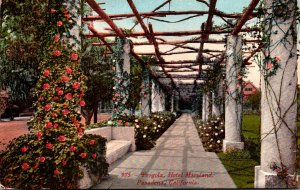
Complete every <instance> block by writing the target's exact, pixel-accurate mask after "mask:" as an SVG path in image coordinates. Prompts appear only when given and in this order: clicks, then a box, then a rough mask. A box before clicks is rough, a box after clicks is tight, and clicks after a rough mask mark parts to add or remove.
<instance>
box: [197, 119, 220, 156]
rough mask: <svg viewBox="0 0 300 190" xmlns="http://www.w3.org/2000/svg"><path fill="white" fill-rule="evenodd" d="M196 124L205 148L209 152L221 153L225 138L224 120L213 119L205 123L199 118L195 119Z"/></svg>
mask: <svg viewBox="0 0 300 190" xmlns="http://www.w3.org/2000/svg"><path fill="white" fill-rule="evenodd" d="M193 120H194V124H195V125H196V127H197V130H198V133H199V136H200V138H201V141H202V144H203V147H204V149H205V150H206V151H209V152H220V151H222V147H223V139H224V138H225V125H224V120H223V119H221V118H211V119H209V120H208V121H207V122H203V121H201V120H200V119H199V116H198V117H193Z"/></svg>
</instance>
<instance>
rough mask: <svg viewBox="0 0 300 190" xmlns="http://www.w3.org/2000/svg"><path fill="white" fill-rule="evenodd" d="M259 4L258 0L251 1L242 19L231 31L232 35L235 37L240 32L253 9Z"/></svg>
mask: <svg viewBox="0 0 300 190" xmlns="http://www.w3.org/2000/svg"><path fill="white" fill-rule="evenodd" d="M258 3H259V0H252V1H251V3H250V5H249V6H248V8H247V9H246V11H245V12H244V14H243V15H242V17H241V18H240V19H239V21H238V23H237V25H236V26H235V27H234V29H233V30H232V32H231V34H232V35H237V34H238V33H239V32H240V31H241V30H242V27H243V25H244V24H245V23H246V22H247V20H248V19H249V16H250V15H251V14H252V12H253V10H254V9H255V7H256V5H257V4H258Z"/></svg>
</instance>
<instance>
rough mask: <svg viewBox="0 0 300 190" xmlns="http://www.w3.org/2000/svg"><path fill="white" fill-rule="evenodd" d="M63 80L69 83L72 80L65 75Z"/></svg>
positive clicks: (62, 77)
mask: <svg viewBox="0 0 300 190" xmlns="http://www.w3.org/2000/svg"><path fill="white" fill-rule="evenodd" d="M61 79H62V80H63V81H64V82H68V81H69V80H70V78H69V77H68V76H66V75H63V76H61Z"/></svg>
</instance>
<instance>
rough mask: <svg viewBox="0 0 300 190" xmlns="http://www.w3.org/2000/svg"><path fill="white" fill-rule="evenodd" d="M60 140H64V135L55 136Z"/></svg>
mask: <svg viewBox="0 0 300 190" xmlns="http://www.w3.org/2000/svg"><path fill="white" fill-rule="evenodd" d="M57 139H58V140H59V141H60V142H65V141H66V137H65V136H64V135H60V136H59V137H58V138H57Z"/></svg>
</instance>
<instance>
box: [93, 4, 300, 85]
mask: <svg viewBox="0 0 300 190" xmlns="http://www.w3.org/2000/svg"><path fill="white" fill-rule="evenodd" d="M133 1H134V3H135V5H136V8H137V10H138V11H139V12H150V11H152V10H153V9H154V8H156V7H157V6H159V5H160V4H162V3H163V2H164V1H165V0H147V1H146V0H133ZM250 1H251V0H218V1H217V5H216V8H217V9H218V10H220V11H223V12H225V13H241V12H242V11H243V9H244V8H245V7H247V6H248V5H249V3H250ZM97 2H101V3H105V4H104V5H100V6H101V8H103V9H105V12H106V13H108V14H120V13H132V11H131V9H130V7H129V5H128V3H127V1H126V0H113V1H112V0H97ZM297 2H298V6H299V0H297ZM169 10H171V11H187V10H197V11H207V10H208V7H207V6H206V5H204V4H202V3H199V2H197V1H196V0H172V1H171V3H170V4H169V5H165V6H164V7H163V8H161V9H160V10H159V11H169ZM185 17H186V16H184V15H183V16H168V17H161V18H160V19H164V20H168V21H176V20H179V19H182V18H185ZM206 19H207V15H204V16H201V17H196V18H193V19H189V20H187V21H185V22H180V23H162V22H158V21H155V20H148V19H144V23H145V24H146V25H147V23H148V22H151V24H152V25H153V29H154V31H157V32H158V31H183V30H200V26H201V23H203V22H205V21H206ZM115 23H116V24H117V26H119V27H121V28H126V29H130V28H132V26H133V25H134V18H130V19H125V20H122V21H115ZM213 23H214V25H221V24H224V21H222V20H221V19H220V18H219V17H216V16H215V17H214V18H213ZM255 23H256V20H255V19H252V20H250V21H248V22H247V23H246V25H247V26H251V25H255ZM94 24H95V28H96V29H97V30H98V31H100V32H109V31H107V30H105V28H109V26H108V25H107V24H105V23H104V22H94ZM299 28H300V27H298V30H299ZM133 31H135V32H142V31H143V30H142V29H141V27H140V26H139V25H137V26H136V27H135V28H134V30H133ZM193 37H197V36H189V37H163V38H164V39H165V40H171V41H172V40H184V39H191V38H193ZM224 37H225V36H224V35H210V38H212V39H220V38H224ZM298 39H300V38H299V33H298ZM132 40H133V41H144V42H145V41H147V39H145V38H144V39H142V38H137V39H136V38H134V39H133V38H132ZM298 41H299V40H298ZM189 46H192V47H196V48H199V44H189ZM172 47H173V46H172ZM298 48H299V45H298ZM169 49H171V47H170V46H166V45H165V46H160V51H161V52H164V51H167V50H169ZM204 49H218V50H224V45H215V44H205V46H204ZM134 51H135V52H154V48H153V47H151V46H136V47H134ZM178 51H184V49H178ZM196 56H197V54H196V53H195V54H181V55H172V56H164V59H165V60H166V61H172V60H174V61H176V60H195V59H196ZM245 56H247V55H246V54H245ZM251 62H252V65H251V66H248V67H247V68H248V75H247V78H245V80H250V81H252V82H254V84H255V85H256V86H257V87H259V83H260V75H259V71H258V66H257V64H256V63H255V62H254V61H253V60H251ZM299 64H300V61H299V59H298V66H299ZM298 74H299V70H298Z"/></svg>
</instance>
